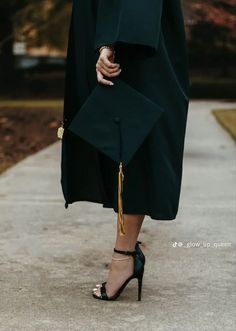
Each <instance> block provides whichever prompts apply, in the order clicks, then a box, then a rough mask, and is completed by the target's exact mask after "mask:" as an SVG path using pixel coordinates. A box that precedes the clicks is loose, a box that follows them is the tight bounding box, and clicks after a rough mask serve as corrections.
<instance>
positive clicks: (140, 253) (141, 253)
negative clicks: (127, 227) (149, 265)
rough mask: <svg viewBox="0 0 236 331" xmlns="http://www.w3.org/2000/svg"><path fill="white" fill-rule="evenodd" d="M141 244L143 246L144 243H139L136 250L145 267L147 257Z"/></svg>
mask: <svg viewBox="0 0 236 331" xmlns="http://www.w3.org/2000/svg"><path fill="white" fill-rule="evenodd" d="M140 244H142V241H137V242H136V245H135V250H136V252H137V254H138V256H139V258H140V260H141V261H142V263H143V265H144V264H145V261H146V258H145V255H144V254H143V251H142V250H141V248H140V246H139V245H140Z"/></svg>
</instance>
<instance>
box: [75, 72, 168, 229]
mask: <svg viewBox="0 0 236 331" xmlns="http://www.w3.org/2000/svg"><path fill="white" fill-rule="evenodd" d="M112 80H113V82H114V85H112V86H107V85H102V84H100V83H98V85H97V86H96V87H95V88H94V90H93V91H92V92H91V93H90V95H89V97H88V98H87V100H86V101H85V103H84V104H83V105H82V107H81V108H80V109H79V111H78V113H77V114H76V115H75V117H74V118H73V120H72V121H71V123H70V125H69V126H68V129H69V130H70V131H72V132H73V133H74V134H76V135H78V136H80V137H81V138H82V139H84V140H85V141H87V142H88V143H90V144H91V145H93V146H94V147H96V148H97V149H98V150H100V151H101V152H102V153H104V154H106V155H107V156H108V157H110V158H111V159H112V160H114V161H115V162H117V163H118V219H119V232H120V234H121V235H124V234H125V230H124V218H123V202H122V192H123V186H124V185H123V184H124V183H123V181H124V172H123V170H124V169H123V168H124V167H125V166H126V165H127V164H128V163H129V162H130V160H131V159H132V157H133V155H134V154H135V152H136V151H137V150H138V148H139V147H140V145H141V144H142V142H143V141H144V139H145V138H146V137H147V135H148V134H149V132H150V131H151V129H152V128H153V126H154V124H155V123H156V121H157V119H158V118H159V117H160V115H161V114H162V112H163V109H162V108H161V107H159V106H158V105H157V104H155V103H154V102H152V101H151V100H150V99H148V98H147V97H145V96H144V95H143V94H141V93H140V92H138V91H137V90H136V89H134V88H132V87H131V86H130V85H128V84H127V83H125V82H124V81H122V80H121V79H119V78H113V79H112Z"/></svg>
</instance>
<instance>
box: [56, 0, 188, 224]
mask: <svg viewBox="0 0 236 331" xmlns="http://www.w3.org/2000/svg"><path fill="white" fill-rule="evenodd" d="M107 44H114V45H115V49H116V62H118V63H120V64H121V68H122V74H121V75H120V76H119V77H120V78H121V79H123V80H124V81H125V82H126V83H128V84H129V85H130V86H132V87H133V88H135V89H136V90H137V91H139V92H140V93H142V94H143V95H145V97H147V98H149V99H150V100H151V101H152V102H155V103H156V104H157V105H159V106H160V107H162V109H163V110H164V112H163V115H162V116H161V117H160V119H159V120H158V121H157V123H156V124H155V127H154V129H153V130H152V131H151V132H150V134H149V135H148V137H147V138H146V139H145V141H144V143H143V144H142V145H141V146H140V148H139V149H138V151H137V152H136V153H135V155H134V157H133V158H132V160H131V161H130V163H129V164H128V165H127V167H126V169H125V178H126V179H125V190H124V192H123V212H124V213H127V214H143V215H149V216H150V217H151V218H153V219H156V220H173V219H175V217H176V214H177V211H178V206H179V197H180V190H181V180H182V167H183V151H184V138H185V130H186V122H187V113H188V102H189V79H188V59H187V51H186V41H185V31H184V23H183V16H182V10H181V4H180V1H179V0H174V1H173V0H149V1H148V3H147V2H146V1H144V0H136V1H133V0H109V1H108V0H74V1H73V8H72V17H71V25H70V32H69V44H68V55H67V69H66V82H65V102H64V115H63V120H64V129H65V131H64V135H63V139H62V153H61V185H62V191H63V195H64V198H65V206H66V207H67V206H68V204H71V203H73V202H75V201H91V202H97V203H101V204H103V207H107V208H113V209H114V211H115V212H117V164H116V163H115V162H114V161H113V160H111V159H110V158H109V157H107V156H106V155H104V154H103V153H101V152H99V150H97V149H96V148H95V147H93V146H92V145H90V144H88V143H87V142H85V141H84V140H82V139H81V138H80V137H78V136H76V135H75V134H73V133H72V132H70V130H67V127H68V126H69V124H70V122H71V121H72V119H73V118H74V116H75V115H76V113H77V112H78V111H79V109H80V108H81V106H82V105H83V104H84V102H85V101H86V99H87V98H88V96H89V95H90V93H91V92H92V91H93V89H94V88H95V87H96V85H97V79H96V71H95V65H96V62H97V59H98V56H99V54H98V49H99V47H100V46H102V45H107ZM127 111H128V109H127Z"/></svg>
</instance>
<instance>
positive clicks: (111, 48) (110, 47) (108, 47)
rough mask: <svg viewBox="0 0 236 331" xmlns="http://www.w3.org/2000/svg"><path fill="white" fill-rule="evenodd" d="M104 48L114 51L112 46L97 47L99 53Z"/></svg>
mask: <svg viewBox="0 0 236 331" xmlns="http://www.w3.org/2000/svg"><path fill="white" fill-rule="evenodd" d="M105 48H107V49H110V50H111V51H115V50H114V47H113V46H102V47H100V48H99V53H101V51H102V50H103V49H105Z"/></svg>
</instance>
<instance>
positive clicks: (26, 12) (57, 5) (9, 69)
mask: <svg viewBox="0 0 236 331" xmlns="http://www.w3.org/2000/svg"><path fill="white" fill-rule="evenodd" d="M70 6H71V0H57V1H55V0H54V1H53V0H31V1H30V0H21V1H17V0H1V1H0V77H1V79H0V87H1V89H3V88H4V87H5V88H6V89H7V88H8V86H9V85H12V83H13V80H14V79H16V77H15V75H14V56H13V43H14V41H15V39H17V40H21V41H27V45H28V46H30V45H34V46H42V45H51V46H56V47H58V48H61V49H63V48H66V39H67V34H68V31H67V27H68V23H69V22H68V20H69V16H70V15H69V12H70Z"/></svg>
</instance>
